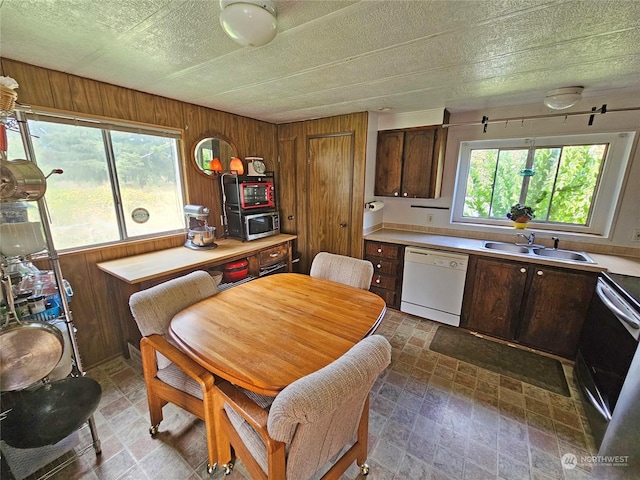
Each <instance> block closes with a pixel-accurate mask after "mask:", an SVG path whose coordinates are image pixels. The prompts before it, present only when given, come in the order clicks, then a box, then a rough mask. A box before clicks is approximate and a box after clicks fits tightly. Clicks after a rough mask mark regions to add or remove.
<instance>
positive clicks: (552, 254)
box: [482, 241, 596, 263]
mask: <svg viewBox="0 0 640 480" xmlns="http://www.w3.org/2000/svg"><path fill="white" fill-rule="evenodd" d="M482 246H483V247H484V248H486V249H488V250H499V251H502V252H508V253H517V254H523V255H527V256H529V257H534V256H538V257H541V258H549V259H553V260H566V261H572V262H583V263H596V262H595V261H593V259H592V258H591V257H590V256H589V255H587V254H586V253H585V252H574V251H571V250H558V249H553V248H544V247H542V246H540V245H535V244H532V245H531V246H529V247H527V246H525V245H521V244H517V243H506V242H489V241H485V242H484V243H483V245H482Z"/></svg>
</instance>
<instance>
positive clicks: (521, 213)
mask: <svg viewBox="0 0 640 480" xmlns="http://www.w3.org/2000/svg"><path fill="white" fill-rule="evenodd" d="M507 218H509V219H511V220H513V222H514V226H515V227H516V228H520V229H522V228H526V227H527V223H529V221H531V220H533V219H534V218H536V216H535V214H534V211H533V208H531V207H528V206H526V205H525V204H523V203H516V204H515V205H512V206H511V209H510V210H509V213H507Z"/></svg>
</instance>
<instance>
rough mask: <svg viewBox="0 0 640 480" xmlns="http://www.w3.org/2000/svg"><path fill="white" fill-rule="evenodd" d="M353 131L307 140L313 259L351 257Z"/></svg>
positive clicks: (308, 209) (310, 239)
mask: <svg viewBox="0 0 640 480" xmlns="http://www.w3.org/2000/svg"><path fill="white" fill-rule="evenodd" d="M354 145H355V144H354V135H353V133H352V132H347V133H339V134H331V135H322V136H309V137H307V159H308V160H307V185H308V189H309V194H308V195H307V222H308V224H307V225H308V232H309V235H308V245H309V250H308V254H309V260H310V261H311V259H313V257H314V256H315V255H316V254H317V253H318V252H322V251H326V252H330V253H337V254H340V255H351V242H350V235H351V233H350V232H351V230H352V228H353V227H352V225H350V222H351V220H352V215H351V213H352V212H351V205H352V185H353V167H354Z"/></svg>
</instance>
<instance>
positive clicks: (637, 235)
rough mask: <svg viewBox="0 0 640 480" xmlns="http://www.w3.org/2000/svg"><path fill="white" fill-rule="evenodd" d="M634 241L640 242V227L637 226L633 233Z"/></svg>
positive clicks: (632, 239) (632, 238)
mask: <svg viewBox="0 0 640 480" xmlns="http://www.w3.org/2000/svg"><path fill="white" fill-rule="evenodd" d="M631 241H632V242H640V228H636V229H635V230H634V231H633V235H631Z"/></svg>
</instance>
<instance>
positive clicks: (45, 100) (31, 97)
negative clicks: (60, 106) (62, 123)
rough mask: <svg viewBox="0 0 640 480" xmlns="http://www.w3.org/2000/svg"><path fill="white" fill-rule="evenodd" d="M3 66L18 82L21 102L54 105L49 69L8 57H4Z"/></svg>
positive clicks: (7, 74)
mask: <svg viewBox="0 0 640 480" xmlns="http://www.w3.org/2000/svg"><path fill="white" fill-rule="evenodd" d="M2 66H3V69H4V72H5V75H6V76H8V77H11V78H13V79H15V80H16V82H18V88H17V89H16V91H17V92H18V102H19V103H23V104H27V105H39V106H42V107H50V108H53V107H54V102H53V93H52V92H51V84H50V82H49V72H48V70H46V69H43V68H39V67H35V66H33V65H29V64H26V63H21V62H16V61H14V60H9V59H7V58H3V59H2Z"/></svg>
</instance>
